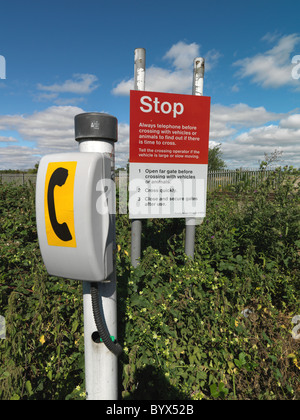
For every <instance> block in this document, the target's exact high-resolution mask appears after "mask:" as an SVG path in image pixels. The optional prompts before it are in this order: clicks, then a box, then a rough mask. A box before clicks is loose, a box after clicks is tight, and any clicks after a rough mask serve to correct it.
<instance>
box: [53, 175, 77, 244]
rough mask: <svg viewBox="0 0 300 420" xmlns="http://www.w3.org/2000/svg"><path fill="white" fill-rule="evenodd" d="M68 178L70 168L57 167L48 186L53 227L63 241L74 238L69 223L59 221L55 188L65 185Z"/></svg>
mask: <svg viewBox="0 0 300 420" xmlns="http://www.w3.org/2000/svg"><path fill="white" fill-rule="evenodd" d="M67 178H68V170H67V169H65V168H57V169H56V170H55V171H54V172H53V174H52V175H51V178H50V181H49V186H48V210H49V217H50V222H51V225H52V228H53V230H54V232H55V234H56V235H57V236H58V238H59V239H61V240H62V241H65V242H67V241H70V240H71V239H72V235H71V232H70V230H69V228H68V225H67V223H65V222H64V223H58V221H57V218H56V212H55V203H54V188H55V187H56V186H57V185H58V186H59V187H61V186H62V185H64V183H65V182H66V180H67Z"/></svg>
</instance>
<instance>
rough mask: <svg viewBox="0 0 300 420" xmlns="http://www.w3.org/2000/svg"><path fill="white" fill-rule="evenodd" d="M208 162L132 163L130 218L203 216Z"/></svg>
mask: <svg viewBox="0 0 300 420" xmlns="http://www.w3.org/2000/svg"><path fill="white" fill-rule="evenodd" d="M206 180H207V165H201V164H199V165H193V164H191V165H181V164H177V165H176V164H172V165H170V164H159V165H157V164H155V163H131V164H130V179H129V217H130V218H156V217H168V218H173V217H205V210H206V209H205V206H206V200H205V197H206Z"/></svg>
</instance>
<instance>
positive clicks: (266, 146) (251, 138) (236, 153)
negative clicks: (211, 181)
mask: <svg viewBox="0 0 300 420" xmlns="http://www.w3.org/2000/svg"><path fill="white" fill-rule="evenodd" d="M218 143H221V144H222V148H221V150H222V152H223V158H224V160H225V161H226V163H227V165H228V167H232V168H237V167H258V164H259V161H262V160H263V158H264V153H267V154H270V153H272V152H274V151H275V150H280V151H282V152H283V155H282V162H283V164H284V165H294V166H296V167H299V166H300V114H297V113H290V114H282V113H278V114H276V113H272V112H268V111H267V110H266V109H265V108H263V107H258V108H251V107H249V106H248V105H246V104H238V105H232V106H230V107H226V106H221V105H215V106H212V110H211V127H210V145H211V147H213V146H215V145H216V144H218Z"/></svg>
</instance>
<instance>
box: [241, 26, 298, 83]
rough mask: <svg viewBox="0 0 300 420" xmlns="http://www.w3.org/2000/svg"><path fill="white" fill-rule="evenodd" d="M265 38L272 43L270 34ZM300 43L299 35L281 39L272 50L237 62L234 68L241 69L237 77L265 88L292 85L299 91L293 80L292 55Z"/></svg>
mask: <svg viewBox="0 0 300 420" xmlns="http://www.w3.org/2000/svg"><path fill="white" fill-rule="evenodd" d="M265 38H266V40H268V41H270V40H271V36H270V34H269V35H268V34H267V35H266V37H265ZM273 40H275V37H273ZM299 43H300V36H299V35H298V34H291V35H286V36H283V37H281V38H280V39H279V41H278V42H277V44H276V45H275V46H274V47H273V48H271V49H270V50H268V51H266V52H264V53H260V54H257V55H255V56H253V57H247V58H243V59H241V60H238V61H236V62H235V63H234V66H237V67H240V69H239V71H238V72H237V75H238V76H240V77H241V78H245V77H250V78H251V80H252V82H253V83H257V84H258V85H261V86H262V87H264V88H279V87H281V86H284V85H291V86H294V87H295V88H296V89H298V88H299V83H296V81H295V80H294V79H293V78H292V68H293V65H292V63H291V58H292V57H291V55H292V53H293V51H294V49H295V46H296V45H297V44H299Z"/></svg>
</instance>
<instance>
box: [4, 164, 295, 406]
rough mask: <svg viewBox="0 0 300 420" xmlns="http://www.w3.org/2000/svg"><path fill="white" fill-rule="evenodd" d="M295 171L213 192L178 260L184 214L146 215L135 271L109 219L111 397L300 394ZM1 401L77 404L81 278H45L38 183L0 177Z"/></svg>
mask: <svg viewBox="0 0 300 420" xmlns="http://www.w3.org/2000/svg"><path fill="white" fill-rule="evenodd" d="M295 177H296V173H295V171H293V170H292V169H290V168H285V169H284V170H280V171H279V170H277V171H275V172H274V173H273V175H272V177H269V178H268V179H266V180H264V181H263V182H262V183H261V185H260V186H259V187H256V190H254V188H252V189H251V188H250V187H251V186H247V188H239V192H238V193H237V192H233V195H230V196H229V197H228V196H226V195H225V196H222V195H220V194H215V195H213V194H211V195H209V197H208V207H207V217H206V218H205V220H204V222H203V224H202V225H200V226H198V227H197V232H196V244H195V259H194V261H188V260H187V258H186V256H185V254H184V221H183V220H178V219H153V220H151V219H150V220H147V221H145V222H144V225H143V249H144V252H143V258H142V260H141V263H140V265H139V266H138V267H137V268H136V269H133V268H132V267H131V265H130V221H129V220H128V216H127V215H117V251H118V252H117V275H118V319H119V328H118V330H119V334H118V335H119V340H120V341H121V344H122V345H123V347H124V352H123V355H122V356H121V357H120V359H119V361H120V363H119V370H120V383H119V387H120V389H119V391H120V398H129V399H143V398H146V399H286V400H290V399H299V396H300V383H299V373H300V370H299V369H300V350H299V340H295V339H294V338H293V337H292V329H293V328H297V326H295V325H294V324H292V322H291V321H292V319H293V317H294V316H295V315H300V307H299V289H300V288H299V286H300V283H299V278H300V276H299V249H300V240H299V239H300V238H299V188H298V187H296V185H298V184H296V183H295ZM0 252H1V260H0V315H3V316H5V320H6V339H5V340H0V352H1V353H0V360H1V364H0V398H1V399H3V400H4V399H66V398H67V399H83V398H84V357H83V355H84V348H83V318H82V285H81V283H80V282H75V281H71V280H62V279H59V278H56V277H50V276H48V275H47V273H46V271H45V268H44V266H43V263H42V260H41V256H40V252H39V248H38V243H37V237H36V227H35V209H34V188H33V186H29V187H23V186H22V187H17V186H11V185H0Z"/></svg>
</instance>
